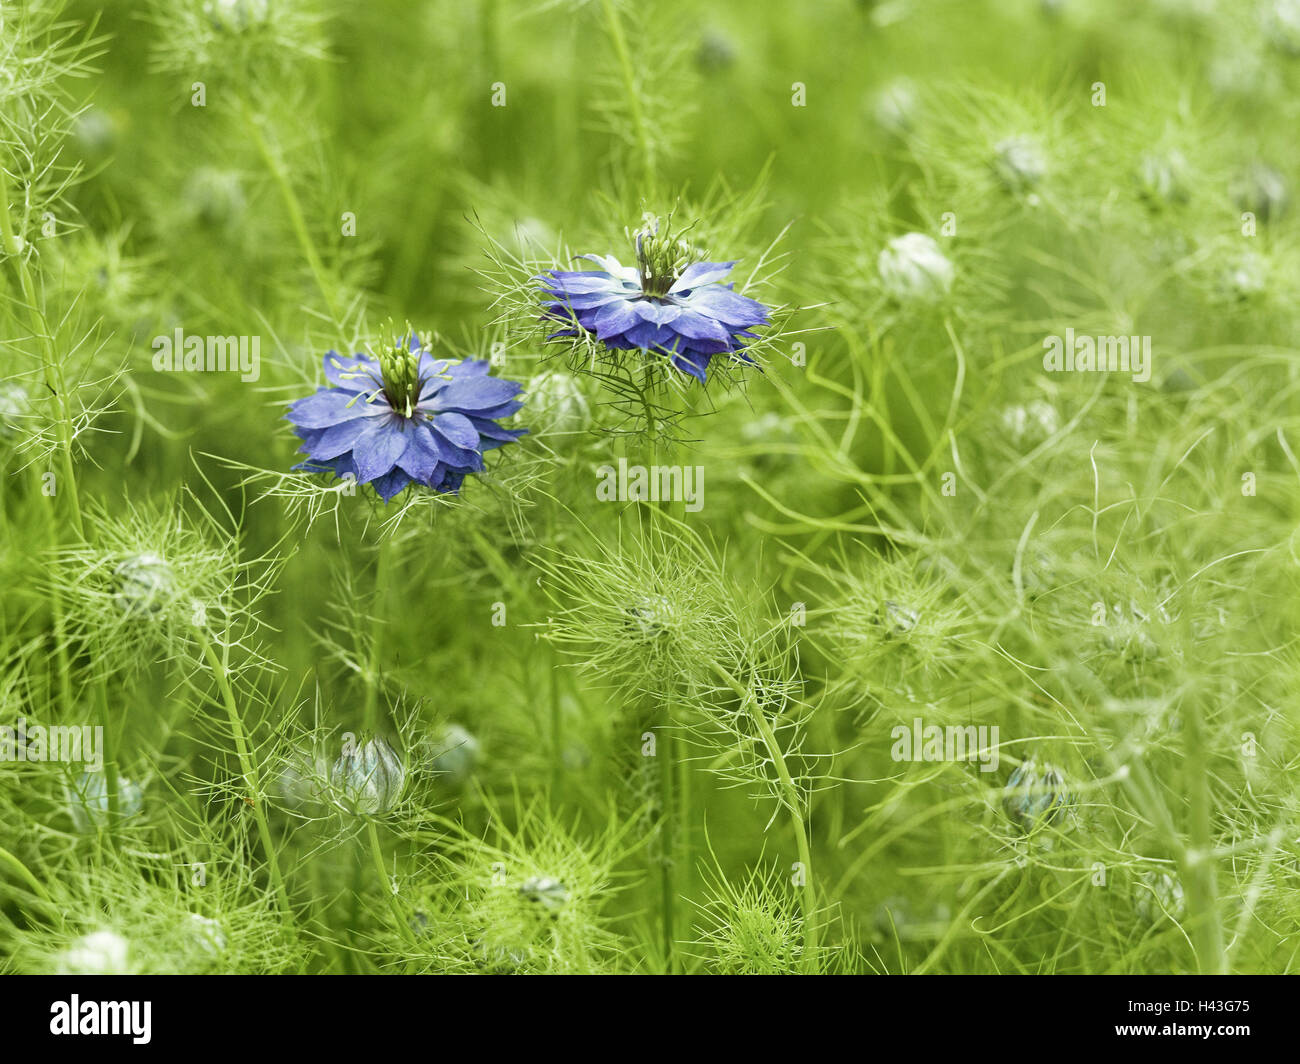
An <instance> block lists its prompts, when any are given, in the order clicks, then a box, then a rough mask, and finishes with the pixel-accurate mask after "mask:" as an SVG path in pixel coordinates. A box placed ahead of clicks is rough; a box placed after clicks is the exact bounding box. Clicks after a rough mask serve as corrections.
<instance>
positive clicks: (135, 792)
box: [68, 771, 144, 832]
mask: <svg viewBox="0 0 1300 1064" xmlns="http://www.w3.org/2000/svg"><path fill="white" fill-rule="evenodd" d="M143 808H144V792H143V791H141V790H140V785H139V784H138V783H135V782H133V781H132V780H129V779H127V778H126V777H125V776H118V777H117V815H118V816H119V817H123V818H125V817H129V816H135V815H136V814H137V813H139V812H140V810H141V809H143ZM68 813H69V815H71V817H72V822H73V824H75V825H76V828H77V830H78V831H82V832H90V831H94V830H95V829H96V828H102V827H104V826H106V825H107V824H108V778H107V776H106V775H105V773H104V772H103V771H100V772H83V773H81V775H79V776H78V777H77V779H76V782H75V783H73V784H72V785H71V786H69V787H68Z"/></svg>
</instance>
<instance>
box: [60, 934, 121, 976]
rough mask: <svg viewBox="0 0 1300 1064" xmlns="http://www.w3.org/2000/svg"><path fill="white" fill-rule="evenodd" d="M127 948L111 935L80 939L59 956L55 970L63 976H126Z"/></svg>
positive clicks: (116, 937)
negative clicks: (57, 969)
mask: <svg viewBox="0 0 1300 1064" xmlns="http://www.w3.org/2000/svg"><path fill="white" fill-rule="evenodd" d="M129 954H130V946H129V944H128V943H127V941H126V939H124V938H123V937H122V936H121V935H119V934H117V933H116V932H113V931H93V932H91V933H90V934H88V935H82V936H81V937H80V938H79V939H77V940H76V942H74V943H73V944H72V945H71V946H69V947H68V948H67V949H66V950H64V951H63V953H61V954H60V955H59V960H58V968H59V970H60V972H62V973H63V974H65V975H127V974H129V970H130V969H129V967H128V958H129Z"/></svg>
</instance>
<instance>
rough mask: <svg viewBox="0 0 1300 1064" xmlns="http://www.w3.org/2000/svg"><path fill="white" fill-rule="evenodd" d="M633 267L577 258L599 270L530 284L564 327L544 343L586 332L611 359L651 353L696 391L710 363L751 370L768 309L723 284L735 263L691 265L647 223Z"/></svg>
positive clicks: (681, 247) (557, 274)
mask: <svg viewBox="0 0 1300 1064" xmlns="http://www.w3.org/2000/svg"><path fill="white" fill-rule="evenodd" d="M636 254H637V265H635V266H624V265H623V264H622V263H620V262H619V261H618V259H616V258H614V257H613V256H612V255H604V256H602V255H580V256H579V258H583V259H588V260H590V261H592V262H594V263H596V265H597V266H599V267H600V269H598V270H575V271H565V270H550V271H548V272H546V273H544V274H541V275H540V276H537V277H534V278H533V280H534V281H535V282H537V283H538V284H539V285H540V287H541V289H542V294H543V298H542V305H543V308H544V309H545V311H546V316H547V317H549V318H558V319H560V320H561V321H565V322H568V323H569V326H570V327H569V328H566V329H561V330H560V331H558V332H555V333H552V334H551V335H550V336H548V337H547V339H548V340H554V339H557V338H559V337H573V336H578V335H579V334H580V331H585V332H587V333H590V334H592V335H593V336H595V337H596V339H598V340H599V341H600V342H601V343H603V344H604V345H605V346H606V347H607V348H609V349H610V350H614V351H631V350H640V351H654V352H656V353H658V354H662V355H666V356H668V357H669V358H670V359H671V360H672V364H673V365H674V366H676V367H677V368H678V369H679V370H681V371H682V372H683V373H689V374H690V375H691V376H692V377H694V378H696V379H697V380H699V381H700V382H701V383H703V382H704V380H705V374H706V371H707V370H708V366H709V360H710V359H711V358H712V357H713V356H714V355H729V356H731V357H732V358H735V359H737V360H739V361H742V362H751V363H752V362H753V359H752V358H751V357H750V356H749V355H748V354H747V353H746V352H745V350H744V347H745V344H746V343H747V342H748V341H749V340H751V339H753V338H754V337H755V336H756V334H755V333H754V332H753V331H752V330H753V329H754V327H755V326H758V325H766V324H767V323H768V321H769V317H768V313H769V312H768V308H767V307H765V306H764V305H763V304H762V303H760V302H758V301H757V300H756V299H750V298H749V297H748V296H742V295H741V294H740V293H739V292H737V291H735V283H734V282H731V281H726V280H725V278H726V277H727V275H728V274H729V273H731V270H732V267H734V266H735V265H736V264H735V262H691V261H690V258H691V252H690V249H689V247H687V246H686V245H685V244H684V243H683V242H681V241H677V242H673V241H671V240H670V239H669V238H668V237H667V235H666V234H665V235H664V236H663V237H660V236H659V234H658V224H657V223H656V222H651V223H650V225H649V226H648V227H647V228H645V229H642V230H641V231H640V232H638V233H637V236H636Z"/></svg>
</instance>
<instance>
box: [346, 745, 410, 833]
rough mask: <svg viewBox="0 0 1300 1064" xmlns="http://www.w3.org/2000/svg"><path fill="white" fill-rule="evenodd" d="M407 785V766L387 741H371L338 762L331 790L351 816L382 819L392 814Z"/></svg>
mask: <svg viewBox="0 0 1300 1064" xmlns="http://www.w3.org/2000/svg"><path fill="white" fill-rule="evenodd" d="M405 786H406V767H405V766H404V765H403V764H402V759H401V757H400V756H398V753H397V751H396V750H394V749H393V747H392V746H391V745H390V744H389V743H388V741H387V740H385V739H378V738H376V739H371V740H370V741H369V742H367V743H366V744H365V745H364V746H362V747H361V749H359V750H357V751H356V752H355V753H347V754H344V755H343V756H342V757H340V758H339V759H338V760H337V761H335V762H334V768H333V769H332V770H331V771H330V787H331V789H332V790H333V791H334V795H335V798H336V799H337V800H338V801H339V803H340V804H341V805H342V806H343V807H344V808H345V809H346V810H347V811H348V812H351V813H356V814H358V815H361V816H378V815H382V814H384V813H387V812H389V811H391V810H392V809H393V808H394V807H395V806H396V805H397V803H398V801H399V800H400V799H401V797H402V789H403V788H404V787H405Z"/></svg>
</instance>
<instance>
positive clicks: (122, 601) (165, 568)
mask: <svg viewBox="0 0 1300 1064" xmlns="http://www.w3.org/2000/svg"><path fill="white" fill-rule="evenodd" d="M113 582H114V586H115V591H114V593H113V601H114V603H116V605H117V608H118V609H120V610H121V611H122V612H123V613H125V614H126V615H127V616H128V617H157V616H158V615H159V614H160V613H162V612H163V609H164V608H165V607H166V606H167V604H168V603H169V602H170V601H171V600H172V599H173V598H174V597H175V594H176V575H175V573H173V572H172V567H171V566H170V565H168V564H167V563H166V562H165V561H164V560H163V559H162V558H160V557H159V556H158V555H157V554H154V553H152V552H149V551H146V552H145V553H143V554H136V555H133V556H132V557H130V558H127V559H126V560H125V561H123V562H120V563H119V564H118V566H117V568H116V569H114V570H113Z"/></svg>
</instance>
